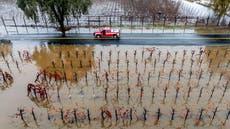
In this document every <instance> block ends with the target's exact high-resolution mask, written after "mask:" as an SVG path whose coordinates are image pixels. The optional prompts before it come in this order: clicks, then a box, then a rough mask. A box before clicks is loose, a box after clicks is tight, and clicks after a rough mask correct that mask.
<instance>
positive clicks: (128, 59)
mask: <svg viewBox="0 0 230 129" xmlns="http://www.w3.org/2000/svg"><path fill="white" fill-rule="evenodd" d="M0 52H1V55H0V70H1V71H0V102H1V104H0V125H1V127H0V128H2V129H13V128H19V129H23V128H29V129H30V128H31V129H32V128H33V129H36V128H40V129H48V128H49V129H53V128H95V129H96V128H97V129H98V128H129V129H140V128H145V129H147V128H159V129H162V128H164V129H173V128H175V129H180V128H200V129H203V128H204V129H206V128H207V129H217V128H219V129H220V128H221V129H222V128H224V129H229V128H230V120H229V119H230V89H229V87H230V83H229V80H230V46H166V45H164V46H146V45H145V46H142V45H87V44H85V45H76V44H66V45H64V44H62V45H61V44H52V43H47V42H40V41H31V42H30V41H13V42H12V43H9V44H0Z"/></svg>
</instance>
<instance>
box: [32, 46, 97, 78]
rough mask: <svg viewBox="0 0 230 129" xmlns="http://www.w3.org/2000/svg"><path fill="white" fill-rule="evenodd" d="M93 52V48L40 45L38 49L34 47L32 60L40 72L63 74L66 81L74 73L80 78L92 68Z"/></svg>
mask: <svg viewBox="0 0 230 129" xmlns="http://www.w3.org/2000/svg"><path fill="white" fill-rule="evenodd" d="M93 51H94V46H86V45H78V46H77V45H54V44H48V45H45V44H41V45H40V49H39V48H38V47H35V50H34V53H33V57H32V59H33V60H34V61H35V62H36V65H37V66H38V68H39V69H40V70H41V71H43V70H47V71H50V72H51V71H55V70H57V71H60V72H61V73H62V74H63V72H65V73H66V77H67V80H72V79H73V73H74V72H77V73H78V77H79V78H82V77H83V76H85V74H86V73H87V72H88V71H89V70H90V69H91V68H92V67H90V66H91V65H94V63H95V61H94V57H93V55H92V53H93Z"/></svg>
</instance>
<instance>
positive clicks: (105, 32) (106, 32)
mask: <svg viewBox="0 0 230 129" xmlns="http://www.w3.org/2000/svg"><path fill="white" fill-rule="evenodd" d="M93 36H94V37H95V38H98V39H99V38H108V37H112V38H115V39H120V31H119V30H113V29H111V28H109V27H105V28H103V29H102V30H96V31H95V32H94V33H93Z"/></svg>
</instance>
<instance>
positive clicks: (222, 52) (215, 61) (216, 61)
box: [205, 46, 230, 80]
mask: <svg viewBox="0 0 230 129" xmlns="http://www.w3.org/2000/svg"><path fill="white" fill-rule="evenodd" d="M205 51H206V54H205V58H206V60H207V64H208V70H209V71H210V72H213V73H218V74H222V75H223V76H225V77H226V78H228V80H230V69H229V66H230V54H229V53H230V48H229V47H228V46H206V47H205Z"/></svg>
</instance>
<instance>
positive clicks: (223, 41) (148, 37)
mask: <svg viewBox="0 0 230 129" xmlns="http://www.w3.org/2000/svg"><path fill="white" fill-rule="evenodd" d="M5 38H6V39H11V40H12V41H13V40H42V41H47V42H49V43H77V44H120V45H121V44H126V45H127V44H128V45H129V44H130V45H230V34H229V35H227V34H226V35H225V34H202V35H198V34H122V36H121V38H120V40H114V39H100V40H98V39H95V38H94V37H93V36H92V34H77V35H72V36H69V37H66V38H62V37H59V36H58V35H11V36H7V37H5Z"/></svg>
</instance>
